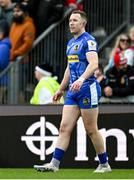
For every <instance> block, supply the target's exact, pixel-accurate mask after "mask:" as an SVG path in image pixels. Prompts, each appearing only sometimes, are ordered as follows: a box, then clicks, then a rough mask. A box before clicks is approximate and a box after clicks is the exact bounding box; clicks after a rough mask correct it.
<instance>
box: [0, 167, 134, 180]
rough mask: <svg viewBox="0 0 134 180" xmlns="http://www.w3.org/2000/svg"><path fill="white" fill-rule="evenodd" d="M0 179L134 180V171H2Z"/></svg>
mask: <svg viewBox="0 0 134 180" xmlns="http://www.w3.org/2000/svg"><path fill="white" fill-rule="evenodd" d="M0 179H134V169H131V170H127V169H113V171H112V172H111V173H105V174H94V173H93V169H60V171H58V172H56V173H53V172H47V173H45V172H37V171H35V170H34V169H28V168H26V169H14V168H13V169H6V168H5V169H4V168H1V169H0Z"/></svg>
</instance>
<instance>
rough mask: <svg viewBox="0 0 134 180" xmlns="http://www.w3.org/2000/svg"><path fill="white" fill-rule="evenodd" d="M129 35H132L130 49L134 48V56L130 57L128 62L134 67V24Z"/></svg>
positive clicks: (133, 50) (133, 49)
mask: <svg viewBox="0 0 134 180" xmlns="http://www.w3.org/2000/svg"><path fill="white" fill-rule="evenodd" d="M129 37H130V40H131V44H130V49H131V50H132V52H133V54H132V56H133V58H130V59H129V60H128V61H129V62H128V64H129V65H130V66H133V67H134V26H132V27H131V28H130V30H129Z"/></svg>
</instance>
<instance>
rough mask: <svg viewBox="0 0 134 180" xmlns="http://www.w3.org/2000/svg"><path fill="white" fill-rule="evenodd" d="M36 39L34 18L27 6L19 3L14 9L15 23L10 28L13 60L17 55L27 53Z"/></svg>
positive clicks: (11, 57)
mask: <svg viewBox="0 0 134 180" xmlns="http://www.w3.org/2000/svg"><path fill="white" fill-rule="evenodd" d="M34 39H35V26H34V23H33V20H32V18H30V17H29V15H28V9H27V6H26V5H24V4H22V3H18V4H16V5H15V7H14V9H13V24H12V26H11V30H10V40H11V44H12V48H11V56H10V59H11V61H14V60H15V58H16V57H17V56H21V55H23V54H25V53H26V52H27V51H28V50H29V49H30V48H31V47H32V44H33V42H34Z"/></svg>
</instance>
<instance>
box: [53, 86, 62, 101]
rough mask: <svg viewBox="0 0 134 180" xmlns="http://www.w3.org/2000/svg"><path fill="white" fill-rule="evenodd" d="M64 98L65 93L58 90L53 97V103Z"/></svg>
mask: <svg viewBox="0 0 134 180" xmlns="http://www.w3.org/2000/svg"><path fill="white" fill-rule="evenodd" d="M62 96H63V91H61V90H60V89H58V90H57V91H56V93H55V94H54V96H53V103H55V102H57V101H59V100H60V98H61V97H62Z"/></svg>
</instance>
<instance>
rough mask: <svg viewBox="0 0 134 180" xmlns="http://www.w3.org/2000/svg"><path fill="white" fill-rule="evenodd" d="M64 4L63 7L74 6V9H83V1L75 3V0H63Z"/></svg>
mask: <svg viewBox="0 0 134 180" xmlns="http://www.w3.org/2000/svg"><path fill="white" fill-rule="evenodd" d="M64 6H65V7H68V6H70V7H74V9H78V10H81V11H82V10H83V3H80V4H78V3H77V0H65V3H64Z"/></svg>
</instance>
